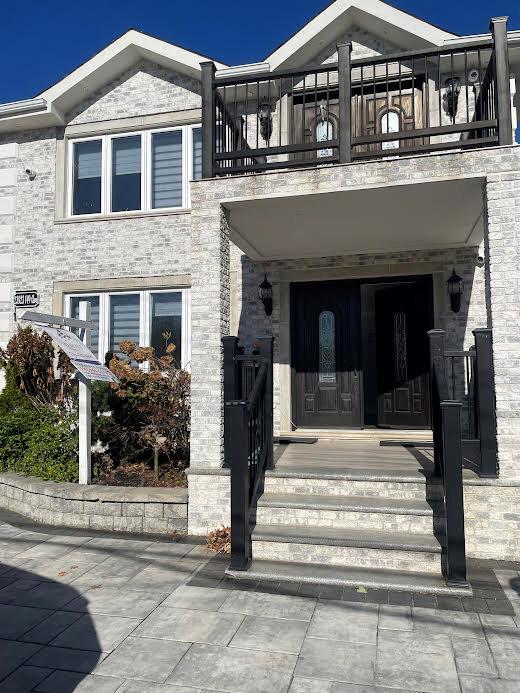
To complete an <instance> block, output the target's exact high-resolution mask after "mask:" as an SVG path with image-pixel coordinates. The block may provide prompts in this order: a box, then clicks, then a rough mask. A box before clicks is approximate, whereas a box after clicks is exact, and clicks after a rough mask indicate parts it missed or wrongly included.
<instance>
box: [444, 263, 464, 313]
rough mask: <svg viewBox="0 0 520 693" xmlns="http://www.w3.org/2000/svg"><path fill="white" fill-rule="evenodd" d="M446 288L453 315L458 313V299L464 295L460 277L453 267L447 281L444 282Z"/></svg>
mask: <svg viewBox="0 0 520 693" xmlns="http://www.w3.org/2000/svg"><path fill="white" fill-rule="evenodd" d="M446 284H447V286H448V296H449V297H450V303H451V309H452V311H453V312H454V313H458V312H459V311H460V299H461V296H462V294H463V293H464V282H463V280H462V277H459V275H458V274H457V273H456V272H455V267H454V268H453V272H452V273H451V275H450V277H449V279H448V281H447V282H446Z"/></svg>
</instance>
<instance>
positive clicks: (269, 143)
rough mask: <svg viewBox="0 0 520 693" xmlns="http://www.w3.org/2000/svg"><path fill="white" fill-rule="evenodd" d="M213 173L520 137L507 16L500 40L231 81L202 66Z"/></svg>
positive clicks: (208, 164) (341, 54)
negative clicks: (512, 99)
mask: <svg viewBox="0 0 520 693" xmlns="http://www.w3.org/2000/svg"><path fill="white" fill-rule="evenodd" d="M202 87H203V89H202V96H203V118H202V119H203V132H204V134H203V176H204V177H212V176H219V175H229V174H236V173H254V172H256V171H264V170H269V169H281V168H292V167H297V166H310V165H319V164H326V163H348V162H350V161H353V160H360V159H371V158H382V157H388V156H402V155H407V154H413V153H418V152H434V151H444V150H448V149H465V148H475V147H479V146H490V145H494V144H511V143H512V124H511V106H510V84H509V61H508V51H507V26H506V21H505V19H497V20H493V21H492V40H481V41H473V42H471V43H465V44H464V43H461V44H460V45H458V46H453V47H449V48H435V49H431V50H424V51H412V52H407V53H400V54H392V55H386V56H376V57H373V58H363V59H359V60H352V59H351V46H350V44H340V45H339V46H338V61H337V62H334V63H326V64H323V65H318V66H310V67H307V68H305V69H299V70H287V71H283V72H267V73H258V74H247V75H245V76H243V77H225V76H219V75H216V73H215V66H214V64H213V63H211V62H207V63H203V64H202Z"/></svg>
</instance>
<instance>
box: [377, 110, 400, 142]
mask: <svg viewBox="0 0 520 693" xmlns="http://www.w3.org/2000/svg"><path fill="white" fill-rule="evenodd" d="M400 129H401V119H400V118H399V114H398V113H396V112H395V111H386V112H385V113H383V115H382V116H381V132H382V133H383V134H384V135H386V134H387V133H389V132H399V130H400ZM382 149H399V140H391V141H389V142H383V144H382Z"/></svg>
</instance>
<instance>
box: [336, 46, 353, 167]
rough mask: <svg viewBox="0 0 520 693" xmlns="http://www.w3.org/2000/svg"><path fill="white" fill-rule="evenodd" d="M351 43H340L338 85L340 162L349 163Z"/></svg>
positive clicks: (350, 148)
mask: <svg viewBox="0 0 520 693" xmlns="http://www.w3.org/2000/svg"><path fill="white" fill-rule="evenodd" d="M351 53H352V44H351V43H339V44H338V87H339V123H340V127H339V133H338V134H339V162H340V164H347V163H349V162H350V161H352V143H351V138H352V124H351V119H352V113H351V106H350V92H351V90H352V84H351V79H352V70H351V67H350V59H351Z"/></svg>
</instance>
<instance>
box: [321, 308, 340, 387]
mask: <svg viewBox="0 0 520 693" xmlns="http://www.w3.org/2000/svg"><path fill="white" fill-rule="evenodd" d="M318 345H319V374H320V383H335V382H336V319H335V317H334V313H332V312H331V311H330V310H323V311H322V312H321V313H320V315H319V318H318Z"/></svg>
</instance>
